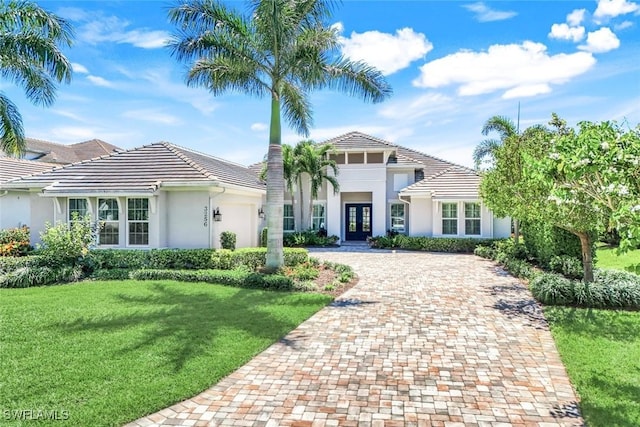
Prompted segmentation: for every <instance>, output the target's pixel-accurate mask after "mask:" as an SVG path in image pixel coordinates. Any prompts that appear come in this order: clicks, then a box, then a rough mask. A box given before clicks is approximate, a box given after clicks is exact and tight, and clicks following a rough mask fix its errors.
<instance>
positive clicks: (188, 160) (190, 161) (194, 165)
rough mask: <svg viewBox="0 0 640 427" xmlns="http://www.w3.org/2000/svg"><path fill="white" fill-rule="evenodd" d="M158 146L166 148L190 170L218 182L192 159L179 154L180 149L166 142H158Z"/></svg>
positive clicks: (215, 177) (181, 153) (216, 178)
mask: <svg viewBox="0 0 640 427" xmlns="http://www.w3.org/2000/svg"><path fill="white" fill-rule="evenodd" d="M158 144H161V145H162V146H164V147H165V148H167V149H168V150H169V151H171V152H172V153H173V154H175V155H176V156H178V157H179V158H180V159H182V160H183V161H184V162H185V163H186V164H188V165H189V166H191V167H192V168H194V169H195V170H197V171H198V172H200V173H202V174H203V175H204V176H205V177H207V178H209V179H213V180H216V181H218V180H219V178H218V177H217V176H215V175H213V174H212V173H211V172H209V171H208V170H206V169H205V168H204V167H203V166H202V165H199V164H198V163H196V162H195V161H194V160H193V159H191V158H189V157H188V156H187V155H186V154H185V153H183V152H181V150H182V147H178V146H177V145H174V144H172V143H170V142H166V141H160V142H159V143H158ZM196 154H197V153H196Z"/></svg>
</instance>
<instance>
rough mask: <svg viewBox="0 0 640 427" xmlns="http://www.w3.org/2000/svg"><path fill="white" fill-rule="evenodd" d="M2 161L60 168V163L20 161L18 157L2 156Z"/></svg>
mask: <svg viewBox="0 0 640 427" xmlns="http://www.w3.org/2000/svg"><path fill="white" fill-rule="evenodd" d="M1 159H7V160H13V161H15V162H23V163H29V164H33V165H51V167H54V166H59V163H51V162H39V161H38V160H30V159H18V158H16V157H11V156H3V155H1V154H0V160H1Z"/></svg>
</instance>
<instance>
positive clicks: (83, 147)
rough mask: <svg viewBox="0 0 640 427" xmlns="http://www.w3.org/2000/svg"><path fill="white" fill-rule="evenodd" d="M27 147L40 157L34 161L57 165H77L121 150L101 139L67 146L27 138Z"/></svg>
mask: <svg viewBox="0 0 640 427" xmlns="http://www.w3.org/2000/svg"><path fill="white" fill-rule="evenodd" d="M26 145H27V147H26V148H27V151H30V152H32V153H36V154H37V155H38V156H37V157H36V158H35V159H34V160H37V161H39V162H48V163H57V164H70V163H76V162H80V161H82V160H89V159H93V158H95V157H100V156H104V155H108V154H111V153H113V152H115V151H118V150H120V148H118V147H116V146H115V145H112V144H109V143H107V142H104V141H102V140H99V139H91V140H89V141H84V142H79V143H77V144H71V145H65V144H57V143H55V142H49V141H43V140H40V139H35V138H26Z"/></svg>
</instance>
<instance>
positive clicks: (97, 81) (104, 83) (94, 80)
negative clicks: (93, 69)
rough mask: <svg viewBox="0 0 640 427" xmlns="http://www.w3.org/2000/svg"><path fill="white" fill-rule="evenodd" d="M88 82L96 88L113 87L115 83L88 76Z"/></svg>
mask: <svg viewBox="0 0 640 427" xmlns="http://www.w3.org/2000/svg"><path fill="white" fill-rule="evenodd" d="M87 80H89V81H90V82H91V83H93V84H94V85H96V86H101V87H113V83H111V82H110V81H109V80H107V79H105V78H102V77H99V76H93V75H88V76H87Z"/></svg>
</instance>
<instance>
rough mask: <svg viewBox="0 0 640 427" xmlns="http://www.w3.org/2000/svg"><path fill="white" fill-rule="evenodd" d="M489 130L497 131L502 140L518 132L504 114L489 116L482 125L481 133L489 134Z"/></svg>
mask: <svg viewBox="0 0 640 427" xmlns="http://www.w3.org/2000/svg"><path fill="white" fill-rule="evenodd" d="M491 132H497V133H498V134H499V135H500V139H501V140H504V139H506V138H509V137H511V136H513V135H516V134H517V133H518V130H517V128H516V125H515V124H514V123H513V120H511V119H510V118H508V117H505V116H493V117H491V118H489V120H487V121H486V122H485V124H484V126H482V134H483V135H485V136H486V135H489V134H490V133H491Z"/></svg>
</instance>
